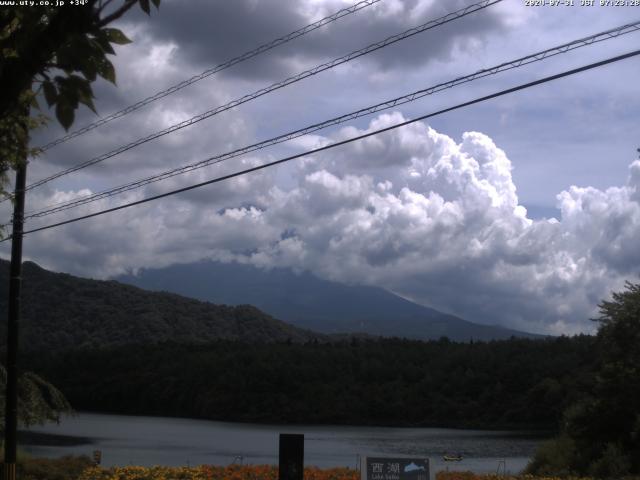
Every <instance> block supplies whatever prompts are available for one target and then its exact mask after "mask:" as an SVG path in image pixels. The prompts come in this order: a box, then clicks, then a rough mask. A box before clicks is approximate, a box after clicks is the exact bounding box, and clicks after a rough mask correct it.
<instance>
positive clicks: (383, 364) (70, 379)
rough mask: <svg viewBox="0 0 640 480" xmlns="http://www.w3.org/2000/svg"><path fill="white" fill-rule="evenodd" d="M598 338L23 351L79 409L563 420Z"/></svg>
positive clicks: (471, 423)
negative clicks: (595, 339)
mask: <svg viewBox="0 0 640 480" xmlns="http://www.w3.org/2000/svg"><path fill="white" fill-rule="evenodd" d="M594 345H595V343H594V338H593V337H589V336H578V337H573V338H566V337H561V338H556V339H544V340H525V339H512V340H508V341H496V342H489V343H478V342H476V343H466V344H465V343H452V342H449V341H448V340H446V339H442V340H440V341H432V342H419V341H408V340H399V339H379V340H375V341H373V340H362V339H351V340H350V341H344V342H337V343H317V342H313V341H312V342H309V343H307V344H296V343H291V342H283V343H272V344H247V343H239V342H229V341H218V342H215V343H210V344H206V345H204V344H197V345H185V344H178V343H164V344H161V345H147V346H133V345H129V346H120V347H115V348H105V349H100V350H84V351H77V350H76V351H67V352H57V353H56V352H53V353H48V354H44V353H42V352H40V353H37V354H36V353H33V354H28V355H25V357H24V359H23V361H22V362H23V363H22V364H23V365H24V366H25V368H29V369H31V370H33V371H35V372H36V373H39V374H41V375H43V376H44V377H45V378H47V379H48V380H50V381H51V382H53V383H54V384H55V385H56V386H57V387H58V388H60V390H62V391H63V392H64V393H65V394H66V395H67V397H68V399H69V400H70V402H71V404H72V405H73V406H74V407H75V408H76V409H78V410H91V411H103V412H113V413H124V414H147V415H168V416H186V417H196V418H206V419H216V420H228V421H243V422H269V423H272V422H273V423H279V422H287V423H289V422H291V423H328V424H354V425H355V424H370V425H396V426H400V425H402V426H410V425H416V426H417V425H420V426H448V427H452V426H457V427H482V428H536V429H554V428H555V427H557V425H558V423H559V419H560V417H561V414H562V411H563V410H564V409H565V408H566V407H567V406H569V405H571V404H572V403H574V402H575V401H576V400H578V399H579V398H581V397H582V396H583V395H584V392H586V391H588V390H589V389H590V388H591V387H592V385H593V372H594Z"/></svg>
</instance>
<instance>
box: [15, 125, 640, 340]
mask: <svg viewBox="0 0 640 480" xmlns="http://www.w3.org/2000/svg"><path fill="white" fill-rule="evenodd" d="M403 120H404V117H403V116H402V115H401V114H399V113H397V112H396V113H391V114H385V115H380V116H378V117H377V118H375V119H373V120H372V121H371V122H370V124H369V125H368V127H367V128H366V129H363V130H358V129H354V128H353V127H347V128H345V129H343V130H341V131H338V132H336V133H335V134H334V135H333V136H331V137H326V138H323V137H319V136H316V137H314V138H312V139H311V142H316V143H326V142H331V141H335V140H339V139H342V138H345V137H346V136H348V135H353V134H358V133H363V132H365V131H370V130H373V129H377V128H380V127H384V126H387V125H391V124H393V123H397V122H400V121H403ZM250 161H251V162H255V161H257V160H256V159H253V160H250ZM290 176H291V179H289V182H288V184H283V183H282V182H278V181H277V176H273V172H271V171H267V172H265V173H262V174H261V173H255V174H252V175H249V176H247V177H244V178H242V179H240V180H237V181H236V183H233V182H230V183H228V184H226V185H224V184H223V185H218V186H215V187H206V188H204V189H202V190H201V191H200V192H198V195H197V196H196V197H177V198H172V199H167V200H164V201H161V202H157V203H153V204H150V205H148V206H144V207H135V208H133V209H130V210H127V211H124V212H120V213H118V214H113V215H106V216H103V217H99V219H95V220H89V221H86V222H83V223H78V224H74V225H70V226H67V227H62V228H60V229H57V230H50V231H47V232H43V233H38V234H33V235H31V236H29V237H27V244H28V249H27V251H28V252H33V256H34V257H37V258H38V259H39V260H40V261H41V262H42V263H43V264H45V265H46V266H49V267H53V268H58V269H65V270H72V271H75V272H77V273H82V274H85V275H87V274H88V275H93V276H109V275H115V274H118V273H122V272H123V271H125V270H127V269H137V268H141V267H161V266H163V265H169V264H172V263H177V262H188V261H196V260H199V259H203V258H215V259H219V260H225V261H230V260H235V261H239V262H243V263H252V264H255V265H258V266H260V267H263V268H270V267H275V266H278V267H290V268H294V269H297V270H308V271H311V272H313V273H315V274H317V275H320V276H322V277H324V278H329V279H332V280H337V281H341V282H345V283H352V284H363V283H364V284H370V285H378V286H381V287H384V288H387V289H389V290H391V291H394V292H397V293H398V294H401V295H403V296H405V297H407V298H412V299H414V300H415V301H418V302H420V303H424V304H427V305H430V306H433V307H435V308H438V309H441V310H444V311H448V312H452V313H455V314H458V315H460V316H462V317H464V318H467V319H469V320H471V321H478V322H483V323H491V324H493V323H500V324H503V325H508V326H511V327H515V328H520V329H524V330H529V331H536V332H546V333H574V332H578V331H590V330H592V329H593V324H592V322H590V320H589V319H590V318H592V317H594V315H596V305H597V303H598V302H599V301H600V300H602V299H603V298H605V297H606V296H607V295H608V294H609V292H610V291H611V290H615V289H617V288H619V287H620V286H621V285H622V283H623V281H624V280H625V279H633V277H634V275H635V274H636V273H637V271H638V267H640V255H639V254H638V252H637V245H636V242H634V239H637V238H638V235H639V234H640V204H639V202H638V200H639V190H638V188H639V187H640V161H636V162H634V163H633V164H632V165H631V166H630V172H629V180H628V183H627V184H626V185H624V186H621V187H611V188H608V189H606V190H598V189H595V188H592V187H586V188H582V187H576V186H573V187H571V188H569V189H567V190H565V191H563V192H561V193H560V194H559V195H558V197H557V200H558V205H557V206H558V208H559V210H560V212H561V216H560V218H558V219H555V218H553V219H550V220H547V219H543V220H532V219H530V218H528V216H527V213H526V209H525V208H524V207H523V206H522V205H520V203H519V199H518V195H517V190H516V186H515V184H514V182H513V179H512V163H511V161H510V159H509V158H508V157H507V155H506V153H505V152H504V151H503V150H501V149H500V148H499V147H498V146H496V145H495V143H494V142H493V141H492V140H491V138H489V137H488V136H486V135H484V134H482V133H479V132H467V133H464V134H463V135H462V138H461V139H460V141H458V142H456V141H455V140H454V139H452V138H450V137H449V136H447V135H444V134H441V133H438V132H437V131H435V130H434V129H433V128H431V127H429V126H428V125H426V124H424V123H422V122H418V123H416V124H413V125H411V126H409V127H406V128H403V129H398V130H394V131H391V132H388V133H385V134H383V135H380V136H378V137H373V138H369V139H367V140H365V141H361V142H357V143H354V144H350V145H349V146H348V147H345V148H342V149H336V151H335V152H332V151H329V152H327V153H325V154H323V155H318V156H314V157H309V158H306V159H305V160H304V161H303V162H300V164H299V165H297V166H296V167H295V168H292V169H291V170H290ZM234 190H235V191H234ZM41 195H44V194H41ZM57 195H58V196H61V195H62V193H60V192H58V193H57ZM67 195H69V194H67ZM139 196H142V193H140V192H138V193H134V194H130V198H131V199H133V198H139ZM48 200H51V199H50V198H49V199H48ZM42 201H43V202H44V201H45V199H44V198H43V199H42ZM107 205H110V204H109V203H108V202H107V201H103V202H102V204H101V206H102V207H105V206H107ZM54 246H55V248H54Z"/></svg>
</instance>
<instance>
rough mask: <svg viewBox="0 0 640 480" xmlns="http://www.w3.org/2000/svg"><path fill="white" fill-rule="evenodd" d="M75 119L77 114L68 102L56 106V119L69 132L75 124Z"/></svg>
mask: <svg viewBox="0 0 640 480" xmlns="http://www.w3.org/2000/svg"><path fill="white" fill-rule="evenodd" d="M74 117H75V112H74V109H73V107H72V106H71V105H69V104H68V103H66V102H58V104H57V105H56V118H57V119H58V121H59V122H60V125H62V126H63V127H64V129H65V130H67V131H68V130H69V127H70V126H71V125H72V124H73V120H74Z"/></svg>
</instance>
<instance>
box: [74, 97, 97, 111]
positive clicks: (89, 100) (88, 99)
mask: <svg viewBox="0 0 640 480" xmlns="http://www.w3.org/2000/svg"><path fill="white" fill-rule="evenodd" d="M79 100H80V103H82V104H84V105H86V106H87V107H89V108H90V109H91V111H92V112H93V113H95V114H96V115H97V114H98V111H97V110H96V106H95V105H94V104H93V99H92V98H91V97H87V96H86V95H84V94H80V97H79Z"/></svg>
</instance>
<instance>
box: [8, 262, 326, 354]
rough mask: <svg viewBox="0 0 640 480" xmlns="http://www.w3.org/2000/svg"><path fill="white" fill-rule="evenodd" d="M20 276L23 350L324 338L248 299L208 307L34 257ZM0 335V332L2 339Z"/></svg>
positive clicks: (21, 346) (190, 300)
mask: <svg viewBox="0 0 640 480" xmlns="http://www.w3.org/2000/svg"><path fill="white" fill-rule="evenodd" d="M8 278H9V263H8V262H6V261H3V260H0V291H4V292H6V291H7V290H8ZM23 278H24V282H23V294H22V322H21V325H20V339H21V341H20V343H21V345H20V348H21V349H22V350H33V351H48V350H52V349H53V350H61V349H69V348H105V347H109V346H115V345H125V344H153V343H158V342H164V341H167V340H172V341H178V342H189V343H201V342H208V341H212V340H216V339H228V340H242V341H247V342H274V341H287V340H291V341H293V342H305V341H308V340H311V339H314V338H317V337H322V336H321V335H319V334H315V333H312V332H309V331H306V330H302V329H299V328H296V327H293V326H291V325H288V324H286V323H284V322H280V321H278V320H275V319H274V318H272V317H270V316H269V315H267V314H265V313H264V312H261V311H260V310H258V309H257V308H255V307H252V306H250V305H241V306H235V307H231V306H226V305H213V304H211V303H207V302H201V301H198V300H192V299H189V298H185V297H181V296H179V295H175V294H170V293H164V292H148V291H146V290H142V289H140V288H137V287H132V286H129V285H122V284H120V283H117V282H113V281H110V282H105V281H99V280H89V279H85V278H78V277H74V276H72V275H67V274H64V273H54V272H50V271H47V270H45V269H43V268H40V267H39V266H38V265H36V264H35V263H32V262H25V264H24V267H23ZM6 312H7V296H6V294H5V295H0V315H2V316H3V318H6V315H7V314H6ZM4 325H5V324H4V323H2V326H3V328H4ZM0 333H1V332H0ZM5 338H6V336H5V335H4V334H2V335H0V342H1V343H4V342H5Z"/></svg>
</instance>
